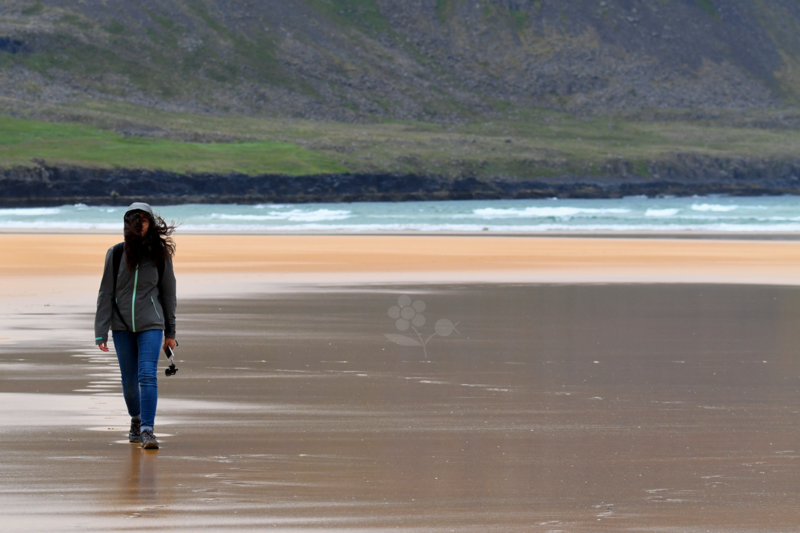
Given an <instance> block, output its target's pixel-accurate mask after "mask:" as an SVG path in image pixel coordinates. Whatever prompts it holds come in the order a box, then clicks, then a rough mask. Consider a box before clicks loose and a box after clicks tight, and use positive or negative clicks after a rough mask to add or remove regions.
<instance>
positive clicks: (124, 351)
mask: <svg viewBox="0 0 800 533" xmlns="http://www.w3.org/2000/svg"><path fill="white" fill-rule="evenodd" d="M111 335H112V337H113V338H114V349H115V350H116V351H117V359H118V360H119V370H120V373H121V374H122V395H123V396H124V397H125V404H126V405H127V406H128V414H129V415H131V417H136V416H139V415H141V417H142V430H145V429H150V430H152V429H153V426H154V424H155V419H156V405H157V404H158V378H157V374H158V354H159V353H160V352H161V338H162V335H163V332H162V331H161V330H160V329H151V330H148V331H142V332H140V333H131V332H129V331H112V332H111ZM140 390H141V392H140Z"/></svg>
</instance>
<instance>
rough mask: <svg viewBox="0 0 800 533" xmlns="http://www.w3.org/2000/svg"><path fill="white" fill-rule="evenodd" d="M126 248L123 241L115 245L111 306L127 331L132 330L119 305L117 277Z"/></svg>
mask: <svg viewBox="0 0 800 533" xmlns="http://www.w3.org/2000/svg"><path fill="white" fill-rule="evenodd" d="M124 250H125V243H124V242H121V243H119V244H115V245H114V251H113V252H112V254H113V255H112V256H111V260H112V266H113V267H114V291H113V292H112V293H111V306H112V307H113V308H114V311H115V312H116V313H117V316H118V317H119V319H120V320H122V324H123V325H124V326H125V331H130V330H131V328H129V327H128V323H127V322H125V319H124V318H123V317H122V312H121V311H120V310H119V306H118V305H117V277H118V276H119V265H120V263H121V262H122V252H123V251H124ZM158 282H159V284H160V283H161V277H160V276H159V278H158Z"/></svg>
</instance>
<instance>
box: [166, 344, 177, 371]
mask: <svg viewBox="0 0 800 533" xmlns="http://www.w3.org/2000/svg"><path fill="white" fill-rule="evenodd" d="M164 354H166V356H167V359H169V368H165V369H164V373H165V374H166V375H167V377H169V376H174V375H175V374H176V373H177V372H178V367H176V366H175V361H173V360H172V358H173V357H175V352H173V351H172V348H170V347H169V346H167V347H166V348H164Z"/></svg>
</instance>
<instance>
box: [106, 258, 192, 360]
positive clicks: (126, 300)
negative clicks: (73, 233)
mask: <svg viewBox="0 0 800 533" xmlns="http://www.w3.org/2000/svg"><path fill="white" fill-rule="evenodd" d="M113 256H114V247H113V246H112V247H111V248H109V249H108V252H107V253H106V265H105V268H104V269H103V279H102V281H101V282H100V291H99V293H98V294H97V313H96V314H95V319H94V336H95V344H102V343H105V342H108V330H109V328H111V330H112V331H120V330H121V331H125V329H126V328H125V325H124V324H123V323H122V321H121V320H120V319H119V317H118V316H117V313H115V312H114V307H113V305H112V303H111V297H112V294H111V293H112V292H113V290H114V279H113V277H112V276H113V275H114V265H113V261H114V260H113ZM161 290H162V292H161V293H159V290H158V267H157V266H156V264H155V262H153V261H149V260H145V261H143V262H141V263H140V264H139V265H138V266H137V267H136V270H135V271H133V272H131V271H129V270H128V267H127V266H126V264H125V252H123V253H122V260H121V261H120V265H119V275H118V277H117V292H116V294H115V295H113V296H114V297H115V298H116V300H117V306H118V307H119V310H120V313H122V317H123V318H124V319H125V322H127V323H128V326H129V327H130V331H132V332H134V333H138V332H140V331H147V330H151V329H161V330H164V336H166V337H170V338H173V339H174V338H175V308H176V307H177V303H178V301H177V297H176V294H175V291H176V282H175V272H174V271H173V269H172V260H171V259H168V260H166V261H165V263H164V274H163V276H162V278H161Z"/></svg>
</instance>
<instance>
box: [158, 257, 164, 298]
mask: <svg viewBox="0 0 800 533" xmlns="http://www.w3.org/2000/svg"><path fill="white" fill-rule="evenodd" d="M164 263H165V261H159V262H158V297H159V298H161V278H163V277H164Z"/></svg>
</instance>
